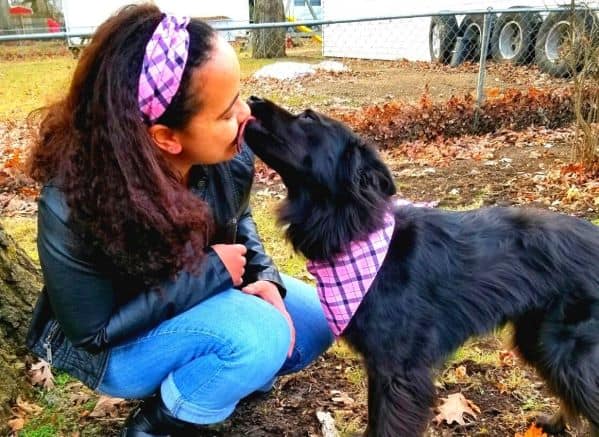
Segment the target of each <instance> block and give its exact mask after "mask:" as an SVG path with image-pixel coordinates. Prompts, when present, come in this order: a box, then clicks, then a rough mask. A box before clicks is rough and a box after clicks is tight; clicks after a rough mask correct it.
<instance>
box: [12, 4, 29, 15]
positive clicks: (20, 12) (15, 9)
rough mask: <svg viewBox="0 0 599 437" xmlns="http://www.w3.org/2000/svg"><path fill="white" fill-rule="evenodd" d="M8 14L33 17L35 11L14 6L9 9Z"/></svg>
mask: <svg viewBox="0 0 599 437" xmlns="http://www.w3.org/2000/svg"><path fill="white" fill-rule="evenodd" d="M8 13H9V14H10V15H31V14H33V9H31V8H27V7H25V6H12V7H10V8H8Z"/></svg>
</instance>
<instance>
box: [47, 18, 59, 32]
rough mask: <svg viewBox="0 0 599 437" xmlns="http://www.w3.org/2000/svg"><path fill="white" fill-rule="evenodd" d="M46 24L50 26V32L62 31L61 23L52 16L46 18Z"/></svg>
mask: <svg viewBox="0 0 599 437" xmlns="http://www.w3.org/2000/svg"><path fill="white" fill-rule="evenodd" d="M46 26H48V31H49V32H50V33H56V32H60V23H59V22H58V21H56V20H53V19H52V18H48V19H47V20H46Z"/></svg>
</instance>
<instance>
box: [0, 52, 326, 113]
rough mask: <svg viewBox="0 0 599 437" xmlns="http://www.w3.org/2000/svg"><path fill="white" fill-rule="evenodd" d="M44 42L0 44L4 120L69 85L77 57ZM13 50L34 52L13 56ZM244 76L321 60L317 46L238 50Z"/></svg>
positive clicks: (293, 102)
mask: <svg viewBox="0 0 599 437" xmlns="http://www.w3.org/2000/svg"><path fill="white" fill-rule="evenodd" d="M40 47H41V48H40ZM44 47H45V46H43V45H39V47H38V46H36V45H27V46H24V47H18V46H6V47H4V46H0V120H3V119H7V118H9V119H23V118H25V117H26V116H27V115H28V114H29V113H30V112H31V111H32V110H34V109H37V108H39V107H40V106H43V105H46V104H48V103H51V102H52V101H54V100H56V99H57V98H60V97H61V96H62V95H63V94H64V92H65V90H66V89H67V87H68V84H69V82H70V79H71V76H72V74H73V71H74V70H75V66H76V63H77V61H76V60H75V59H73V57H72V56H70V55H69V54H66V53H65V54H64V55H58V56H53V57H44V56H41V54H43V50H44ZM12 52H15V54H16V53H20V54H21V55H22V54H23V53H29V52H30V53H31V54H32V55H31V57H28V56H22V57H19V58H16V59H13V60H6V59H7V58H9V59H10V57H11V55H12V54H13V53H12ZM238 53H239V62H240V66H241V77H242V79H246V78H248V77H250V76H251V75H252V74H253V73H254V72H256V71H257V70H258V69H260V68H262V67H264V66H265V65H268V64H272V63H274V62H277V61H295V62H308V63H314V62H316V61H319V60H320V58H321V57H320V56H319V55H318V54H317V51H315V50H309V51H306V50H301V49H291V50H288V56H287V57H286V58H283V59H253V58H252V57H251V53H250V52H248V51H244V52H238ZM242 91H244V93H243V94H244V95H246V94H247V96H249V95H251V94H252V90H251V89H247V90H242ZM265 97H268V98H271V99H275V100H278V101H280V102H281V103H283V104H285V105H288V106H291V107H301V106H305V105H309V104H310V103H318V102H320V101H323V100H324V97H319V96H300V97H298V96H294V93H290V94H283V93H280V92H279V93H277V92H276V91H273V93H272V94H271V95H266V96H265Z"/></svg>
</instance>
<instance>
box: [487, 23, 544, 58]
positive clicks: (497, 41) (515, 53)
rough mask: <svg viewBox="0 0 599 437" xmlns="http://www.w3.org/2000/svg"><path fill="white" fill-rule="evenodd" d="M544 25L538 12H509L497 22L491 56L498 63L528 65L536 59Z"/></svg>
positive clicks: (492, 38) (492, 37)
mask: <svg viewBox="0 0 599 437" xmlns="http://www.w3.org/2000/svg"><path fill="white" fill-rule="evenodd" d="M542 23H543V19H542V18H541V15H540V14H538V13H536V12H509V13H504V14H501V16H500V17H499V18H498V19H497V21H496V22H495V26H494V28H493V34H492V36H491V56H492V57H493V59H494V60H495V61H497V62H509V63H513V64H528V63H530V62H532V61H533V60H534V57H535V43H536V38H537V34H538V32H539V28H540V27H541V24H542Z"/></svg>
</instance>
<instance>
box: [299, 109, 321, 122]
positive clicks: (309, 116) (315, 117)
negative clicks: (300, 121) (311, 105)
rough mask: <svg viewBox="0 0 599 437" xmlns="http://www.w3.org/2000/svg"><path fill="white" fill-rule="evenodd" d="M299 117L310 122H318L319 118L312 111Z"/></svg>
mask: <svg viewBox="0 0 599 437" xmlns="http://www.w3.org/2000/svg"><path fill="white" fill-rule="evenodd" d="M299 117H300V118H307V119H308V120H314V121H317V120H318V117H317V116H316V114H315V113H314V111H312V110H311V109H306V110H305V111H304V112H302V113H300V114H299Z"/></svg>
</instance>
